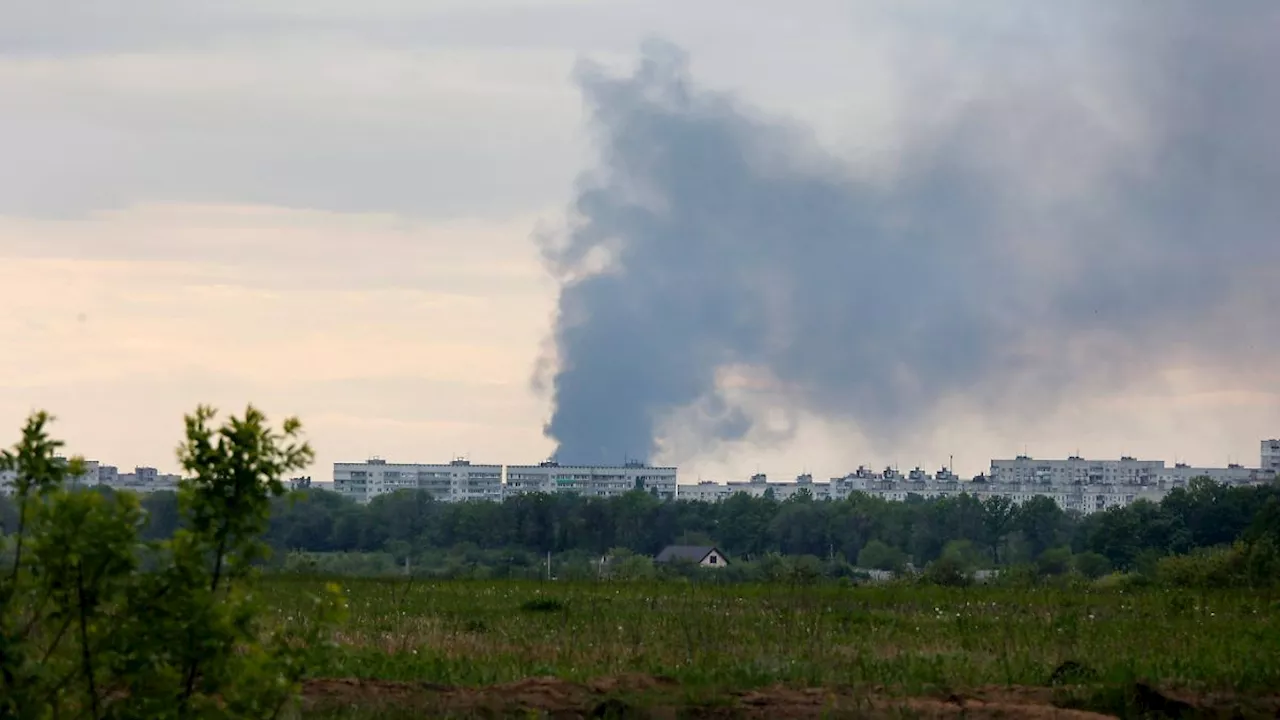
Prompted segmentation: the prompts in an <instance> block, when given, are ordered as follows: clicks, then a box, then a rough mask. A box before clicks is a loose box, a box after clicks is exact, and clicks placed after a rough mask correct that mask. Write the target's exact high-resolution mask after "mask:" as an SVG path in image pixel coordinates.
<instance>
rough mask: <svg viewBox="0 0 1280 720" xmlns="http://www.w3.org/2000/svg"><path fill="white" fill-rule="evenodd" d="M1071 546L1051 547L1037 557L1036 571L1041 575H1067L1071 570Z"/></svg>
mask: <svg viewBox="0 0 1280 720" xmlns="http://www.w3.org/2000/svg"><path fill="white" fill-rule="evenodd" d="M1071 560H1072V558H1071V548H1069V547H1056V548H1049V549H1048V550H1045V551H1044V552H1042V553H1040V557H1038V558H1036V572H1037V573H1039V574H1040V575H1041V576H1050V575H1066V574H1067V573H1068V572H1070V571H1071Z"/></svg>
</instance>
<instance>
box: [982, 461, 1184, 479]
mask: <svg viewBox="0 0 1280 720" xmlns="http://www.w3.org/2000/svg"><path fill="white" fill-rule="evenodd" d="M1163 471H1164V461H1163V460H1138V459H1135V458H1131V457H1122V458H1120V459H1119V460H1086V459H1084V458H1082V457H1075V456H1072V457H1069V458H1067V459H1066V460H1036V459H1034V458H1031V457H1028V456H1026V455H1019V456H1018V457H1017V458H1015V459H1013V460H992V461H991V471H990V472H989V473H988V477H990V479H991V481H992V482H997V483H1042V484H1054V485H1065V484H1087V485H1147V484H1152V483H1155V482H1157V481H1159V479H1160V474H1161V473H1162V472H1163Z"/></svg>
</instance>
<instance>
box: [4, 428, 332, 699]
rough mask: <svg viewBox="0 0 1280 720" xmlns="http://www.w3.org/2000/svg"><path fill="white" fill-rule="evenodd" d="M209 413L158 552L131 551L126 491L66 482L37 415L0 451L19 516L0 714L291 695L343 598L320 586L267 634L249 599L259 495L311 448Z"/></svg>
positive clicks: (275, 486) (261, 504)
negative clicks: (174, 525) (220, 421)
mask: <svg viewBox="0 0 1280 720" xmlns="http://www.w3.org/2000/svg"><path fill="white" fill-rule="evenodd" d="M213 417H214V412H213V411H212V410H211V409H209V408H205V407H201V408H199V409H198V410H197V411H196V412H195V414H193V415H191V416H188V417H187V419H186V442H185V443H184V444H183V445H182V447H181V448H180V450H179V454H180V458H181V461H182V466H183V469H184V470H185V471H186V473H187V475H188V477H189V479H186V480H183V481H182V483H181V485H180V489H179V492H178V506H179V511H180V514H181V517H182V520H183V523H182V528H181V529H179V530H177V531H176V532H175V533H174V534H173V537H172V538H171V539H169V540H165V541H152V542H147V543H143V542H142V541H141V540H140V537H141V529H142V526H143V524H144V514H143V512H142V511H141V509H140V506H139V503H138V500H137V498H136V496H134V495H133V494H132V493H100V492H96V491H93V490H80V489H69V488H67V487H66V480H67V478H68V477H72V476H77V475H80V474H81V473H82V472H83V464H82V461H80V460H78V459H73V460H71V461H65V460H63V459H61V458H60V457H58V455H57V451H58V450H59V448H61V446H62V443H61V442H59V441H56V440H53V439H51V438H50V437H49V435H48V433H47V432H46V426H47V424H48V423H49V422H50V420H51V418H50V416H49V415H47V414H45V413H38V414H36V415H33V416H32V417H31V418H30V420H29V421H28V422H27V424H26V427H25V428H24V429H23V432H22V439H21V441H20V442H19V443H18V444H17V445H16V446H15V447H14V448H13V450H12V451H5V452H4V453H3V455H0V470H7V471H11V472H14V473H16V480H15V483H14V489H15V495H16V497H15V504H16V506H17V508H18V513H17V515H18V517H17V521H16V527H15V532H14V533H13V537H12V540H11V542H12V552H11V553H10V554H9V559H10V561H9V563H8V564H7V566H6V567H5V568H3V569H2V574H0V717H6V718H7V717H24V718H25V717H31V718H44V717H90V718H95V720H96V719H97V718H108V717H111V718H117V717H120V718H122V717H148V718H232V717H234V718H267V717H274V716H277V715H278V714H279V713H280V710H281V709H282V708H283V707H284V706H285V705H287V704H288V703H289V702H290V701H291V700H292V699H294V698H296V695H297V690H298V686H299V681H300V679H301V677H302V676H303V674H304V673H305V672H306V668H307V662H308V660H309V659H310V657H311V656H310V653H311V652H312V651H313V649H314V648H317V647H318V646H320V645H322V644H324V641H325V640H326V635H327V630H328V629H329V628H330V627H331V626H332V623H333V622H335V621H336V620H337V618H338V616H339V615H340V613H341V610H342V598H341V596H340V595H339V594H338V592H337V590H336V589H335V588H332V587H330V588H329V592H328V594H326V595H320V596H315V597H312V598H310V602H309V606H308V607H306V609H307V611H308V616H307V618H306V619H305V620H304V621H301V622H299V623H297V624H286V625H281V626H277V627H275V628H269V627H267V626H266V625H265V624H264V623H263V621H262V618H263V613H262V612H261V608H260V607H259V605H258V604H257V602H256V601H255V600H254V599H253V596H252V595H251V594H250V592H249V591H250V584H251V582H252V580H253V579H254V577H255V574H256V571H255V569H254V563H255V562H256V561H258V560H260V559H261V558H262V557H263V556H264V554H265V547H264V546H263V545H262V543H261V542H260V541H259V540H258V536H259V535H260V534H261V533H262V532H263V530H264V529H265V527H266V522H267V513H268V510H269V505H270V501H271V498H272V497H274V496H278V495H281V494H283V493H284V487H283V485H282V483H281V482H280V478H281V476H282V475H283V474H284V473H286V472H289V471H292V470H295V469H299V468H301V467H304V466H305V465H306V464H307V462H309V461H310V459H311V456H312V454H311V449H310V447H308V446H307V445H306V444H304V443H299V442H296V436H297V435H298V433H299V431H300V427H299V424H298V423H297V421H296V420H292V419H291V420H288V421H286V422H285V424H284V432H283V433H275V432H272V431H271V430H270V429H269V428H268V427H267V425H266V421H265V418H264V417H263V416H262V415H261V413H259V412H258V411H257V410H255V409H254V408H252V407H250V408H249V409H248V410H247V411H246V413H245V416H244V417H243V418H241V419H237V418H234V417H232V418H231V419H230V420H229V421H228V422H227V423H226V424H225V425H224V426H223V427H222V428H220V429H218V430H214V429H213V428H211V427H210V424H209V423H210V421H211V420H212V419H213ZM144 553H145V556H146V557H147V559H148V564H149V566H148V567H146V568H143V567H141V566H140V558H141V557H143V555H144Z"/></svg>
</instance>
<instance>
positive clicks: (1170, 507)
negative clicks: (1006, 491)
mask: <svg viewBox="0 0 1280 720" xmlns="http://www.w3.org/2000/svg"><path fill="white" fill-rule="evenodd" d="M142 506H143V508H144V510H145V511H146V513H147V516H148V524H147V526H146V528H145V530H144V533H145V534H146V536H147V537H150V538H163V537H168V536H170V535H172V533H173V532H174V531H175V530H176V529H177V528H178V527H179V524H180V518H179V514H178V507H177V502H176V497H175V496H174V495H173V494H171V493H154V494H151V495H148V496H145V497H144V498H142ZM1269 507H1271V508H1275V507H1280V485H1275V484H1270V485H1263V486H1247V487H1233V486H1226V485H1222V484H1218V483H1215V482H1213V481H1212V480H1209V479H1208V478H1198V479H1196V480H1193V481H1192V482H1191V483H1190V484H1189V485H1188V487H1187V488H1179V489H1176V490H1174V491H1172V492H1171V493H1169V495H1168V496H1166V497H1165V498H1164V499H1163V500H1162V501H1161V502H1159V503H1153V502H1148V501H1142V500H1140V501H1138V502H1135V503H1133V504H1131V505H1129V506H1127V507H1123V508H1112V509H1109V510H1106V511H1103V512H1098V513H1093V514H1089V515H1081V514H1079V513H1074V512H1067V511H1064V510H1062V509H1061V508H1060V507H1059V506H1058V505H1057V504H1056V503H1054V502H1053V501H1052V500H1051V499H1049V498H1047V497H1036V498H1033V499H1032V500H1030V501H1028V502H1025V503H1023V504H1021V505H1017V504H1014V503H1013V502H1011V501H1010V500H1008V499H1007V498H1002V497H994V498H989V499H987V500H978V499H977V498H975V497H973V496H970V495H960V496H957V497H950V498H940V499H933V500H926V499H923V498H920V497H918V496H912V497H909V498H908V499H907V500H906V501H904V502H894V501H887V500H883V499H880V498H876V497H872V496H869V495H865V494H861V493H855V494H854V495H853V496H851V497H850V498H848V499H846V500H839V501H819V500H814V499H812V498H810V497H808V496H806V495H804V494H800V495H798V496H796V497H793V498H789V499H787V500H784V501H778V500H775V499H772V498H768V497H763V498H755V497H751V496H748V495H745V494H737V495H733V496H731V497H729V498H728V499H726V500H724V501H722V502H720V503H705V502H686V501H679V502H662V501H660V500H658V499H656V498H653V497H652V496H650V495H648V494H645V493H643V492H632V493H628V494H626V495H623V496H620V497H614V498H593V497H581V496H577V495H572V494H555V495H548V494H529V495H521V496H516V497H511V498H507V499H505V500H503V501H502V502H488V501H474V502H462V503H445V502H440V501H437V500H435V499H434V498H433V497H432V495H431V494H430V493H428V492H426V491H414V490H404V491H401V492H398V493H394V494H389V495H384V496H380V497H378V498H375V499H374V500H373V501H372V502H370V503H369V504H367V505H359V504H356V503H354V502H352V501H351V500H349V499H347V498H345V497H342V496H341V495H338V494H336V493H332V492H328V491H324V490H318V489H304V490H299V491H295V492H293V493H290V494H289V495H287V496H285V497H282V498H277V499H276V500H275V501H274V502H273V506H272V510H271V516H270V522H269V526H268V528H267V530H266V534H265V540H266V541H267V542H268V543H269V544H270V545H271V546H272V547H273V548H275V549H276V550H277V553H276V556H277V558H283V557H285V556H287V554H288V553H290V552H305V553H325V554H333V553H348V554H349V553H364V554H375V555H377V556H378V557H380V558H382V560H381V561H382V562H383V563H384V564H386V565H392V564H394V565H395V566H399V565H403V564H404V563H406V562H409V563H410V564H411V565H417V566H422V565H424V564H425V565H431V564H433V563H435V564H440V563H442V562H446V561H447V562H452V563H454V564H458V563H461V564H470V565H486V566H493V565H508V566H517V567H535V566H538V565H540V564H541V562H542V558H543V557H544V556H545V555H546V554H548V553H550V554H552V555H555V556H562V555H563V556H565V557H566V558H569V559H577V560H585V559H589V558H600V557H602V556H605V555H615V554H619V553H623V554H628V555H630V554H634V555H641V556H653V555H656V554H657V553H658V552H660V551H661V550H662V548H663V547H665V546H667V545H675V544H681V545H715V546H717V547H719V548H720V549H721V550H722V551H723V552H725V553H727V554H728V555H729V557H730V558H731V559H732V560H734V561H737V562H739V563H741V562H742V561H748V562H750V561H761V560H764V559H765V558H768V557H771V556H775V555H776V556H783V557H811V558H816V559H818V560H821V561H824V562H835V561H838V562H839V563H842V564H845V565H849V566H856V567H861V568H869V569H880V570H901V569H903V568H905V567H907V566H915V567H917V568H923V567H925V566H927V565H929V564H930V563H933V562H935V561H937V560H939V559H940V558H942V557H944V555H946V554H947V553H948V550H949V549H950V552H951V554H953V555H955V554H958V553H959V554H963V555H964V557H965V560H966V563H967V564H969V565H971V566H974V567H1011V566H1019V565H1027V564H1037V563H1038V564H1040V565H1042V566H1053V565H1055V564H1061V563H1063V562H1070V563H1072V564H1073V567H1076V568H1078V569H1080V570H1082V571H1083V572H1084V573H1085V574H1087V575H1099V574H1105V573H1106V572H1111V571H1119V572H1131V571H1134V570H1139V569H1142V568H1150V567H1152V566H1153V565H1154V563H1155V562H1156V561H1158V560H1159V559H1160V558H1162V557H1166V556H1171V555H1185V554H1188V553H1191V552H1193V551H1196V550H1197V549H1202V548H1210V547H1217V546H1226V545H1230V544H1231V543H1233V542H1236V541H1238V540H1240V539H1242V538H1243V537H1245V535H1246V534H1247V533H1248V532H1249V531H1250V529H1251V528H1256V527H1257V526H1258V525H1259V524H1260V523H1261V520H1262V517H1263V515H1264V514H1265V513H1264V512H1263V510H1264V509H1266V508H1269ZM6 513H8V514H12V509H11V508H5V507H3V506H0V522H3V519H4V517H5V515H6ZM449 558H452V559H449Z"/></svg>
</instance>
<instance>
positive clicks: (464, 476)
mask: <svg viewBox="0 0 1280 720" xmlns="http://www.w3.org/2000/svg"><path fill="white" fill-rule="evenodd" d="M333 490H334V492H337V493H340V494H342V495H345V496H347V497H349V498H352V499H353V500H355V501H356V502H359V503H367V502H370V501H371V500H373V499H374V498H375V497H378V496H379V495H387V494H389V493H393V492H396V491H399V490H426V491H427V492H429V493H431V495H432V496H433V497H434V498H435V499H436V500H439V501H441V502H463V501H466V500H494V501H499V500H502V466H501V465H472V464H471V463H470V461H467V460H454V461H452V462H450V463H447V464H423V463H389V462H387V461H386V460H383V459H381V458H371V459H370V460H368V461H366V462H362V463H334V464H333Z"/></svg>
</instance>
